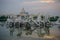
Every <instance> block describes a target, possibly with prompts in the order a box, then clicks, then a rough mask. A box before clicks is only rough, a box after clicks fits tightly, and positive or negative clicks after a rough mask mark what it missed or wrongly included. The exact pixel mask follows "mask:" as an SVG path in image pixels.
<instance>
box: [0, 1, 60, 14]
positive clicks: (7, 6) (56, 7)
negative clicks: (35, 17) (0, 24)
mask: <svg viewBox="0 0 60 40" xmlns="http://www.w3.org/2000/svg"><path fill="white" fill-rule="evenodd" d="M22 8H24V9H25V10H26V11H27V12H29V13H31V14H32V13H33V14H37V13H41V14H49V15H60V0H0V14H19V13H20V11H21V9H22Z"/></svg>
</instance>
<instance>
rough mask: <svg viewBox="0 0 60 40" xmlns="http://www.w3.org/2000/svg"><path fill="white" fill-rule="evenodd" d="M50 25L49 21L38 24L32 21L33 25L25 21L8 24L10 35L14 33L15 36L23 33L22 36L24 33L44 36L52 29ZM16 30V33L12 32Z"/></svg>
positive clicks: (49, 33)
mask: <svg viewBox="0 0 60 40" xmlns="http://www.w3.org/2000/svg"><path fill="white" fill-rule="evenodd" d="M37 23H38V22H37ZM38 24H39V23H38ZM4 26H7V25H4ZM52 27H53V26H52ZM52 27H51V24H50V23H49V22H45V23H44V22H40V25H37V24H35V23H33V26H32V24H30V23H28V22H25V23H23V22H10V23H9V25H8V29H9V32H10V36H14V35H16V36H20V37H21V36H22V35H24V36H25V35H26V36H28V35H33V33H34V34H37V36H38V37H44V36H45V35H47V36H50V35H51V32H52V31H53V30H51V29H50V28H52ZM16 31H17V34H14V32H16ZM58 32H59V31H58ZM52 33H53V32H52ZM13 34H14V35H13ZM58 36H59V35H58Z"/></svg>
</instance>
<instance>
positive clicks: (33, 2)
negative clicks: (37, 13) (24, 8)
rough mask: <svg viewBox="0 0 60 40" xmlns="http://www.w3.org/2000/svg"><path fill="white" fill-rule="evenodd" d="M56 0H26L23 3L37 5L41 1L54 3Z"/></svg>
mask: <svg viewBox="0 0 60 40" xmlns="http://www.w3.org/2000/svg"><path fill="white" fill-rule="evenodd" d="M54 2H55V1H54V0H35V1H26V2H22V4H23V5H36V4H41V3H54Z"/></svg>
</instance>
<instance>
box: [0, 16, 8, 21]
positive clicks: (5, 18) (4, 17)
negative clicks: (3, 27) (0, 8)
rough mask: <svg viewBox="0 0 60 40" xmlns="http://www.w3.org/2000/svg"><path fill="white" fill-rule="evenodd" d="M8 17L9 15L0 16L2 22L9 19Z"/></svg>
mask: <svg viewBox="0 0 60 40" xmlns="http://www.w3.org/2000/svg"><path fill="white" fill-rule="evenodd" d="M7 18H8V17H6V16H1V17H0V22H5V21H7Z"/></svg>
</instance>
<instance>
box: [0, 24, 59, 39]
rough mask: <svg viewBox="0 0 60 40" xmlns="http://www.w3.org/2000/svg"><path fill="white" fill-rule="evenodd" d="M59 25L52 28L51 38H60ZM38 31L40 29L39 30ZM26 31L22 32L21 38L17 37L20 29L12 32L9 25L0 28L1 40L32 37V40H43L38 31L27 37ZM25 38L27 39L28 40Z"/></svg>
mask: <svg viewBox="0 0 60 40" xmlns="http://www.w3.org/2000/svg"><path fill="white" fill-rule="evenodd" d="M58 26H59V25H54V26H52V27H51V28H50V36H54V37H60V29H59V28H58ZM37 29H38V28H37ZM43 32H44V31H43ZM25 33H26V32H25V31H22V34H21V35H22V36H21V37H19V36H17V34H18V29H14V32H12V33H11V32H10V28H8V27H7V25H5V26H0V39H1V40H17V39H18V40H24V38H25V37H26V38H27V37H31V38H41V37H39V36H38V35H37V31H36V30H35V31H33V33H32V34H31V35H25ZM26 38H25V39H26Z"/></svg>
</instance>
